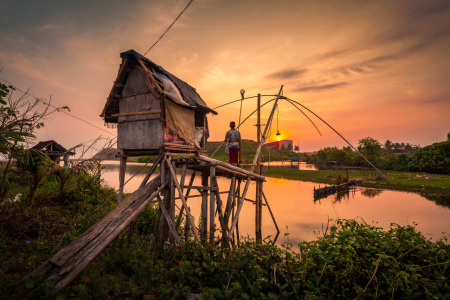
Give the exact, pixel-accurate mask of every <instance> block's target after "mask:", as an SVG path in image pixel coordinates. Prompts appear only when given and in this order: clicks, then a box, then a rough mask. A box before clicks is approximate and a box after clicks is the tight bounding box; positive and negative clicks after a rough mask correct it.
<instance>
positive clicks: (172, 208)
mask: <svg viewBox="0 0 450 300" xmlns="http://www.w3.org/2000/svg"><path fill="white" fill-rule="evenodd" d="M182 193H183V192H182ZM169 199H170V205H169V208H170V210H169V217H170V220H171V221H172V224H173V223H174V222H175V182H174V179H173V177H172V178H171V180H170V197H169ZM168 225H169V229H170V224H168ZM170 237H172V236H170ZM173 239H174V238H170V242H171V243H173V242H174V240H173Z"/></svg>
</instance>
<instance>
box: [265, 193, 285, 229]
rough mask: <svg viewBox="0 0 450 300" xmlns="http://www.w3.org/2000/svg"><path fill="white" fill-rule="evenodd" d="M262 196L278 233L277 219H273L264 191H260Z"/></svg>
mask: <svg viewBox="0 0 450 300" xmlns="http://www.w3.org/2000/svg"><path fill="white" fill-rule="evenodd" d="M261 194H262V195H263V197H264V200H265V201H266V205H267V208H268V209H269V212H270V215H271V216H272V220H273V224H275V228H276V229H277V232H278V233H280V229H279V228H278V225H277V221H276V220H275V217H274V216H273V213H272V210H271V209H270V205H269V201H267V198H266V195H265V194H264V192H262V193H261Z"/></svg>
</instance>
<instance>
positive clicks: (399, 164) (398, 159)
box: [378, 154, 412, 171]
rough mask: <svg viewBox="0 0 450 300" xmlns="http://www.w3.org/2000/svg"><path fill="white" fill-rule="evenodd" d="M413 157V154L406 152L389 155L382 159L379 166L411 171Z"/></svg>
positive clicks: (385, 168)
mask: <svg viewBox="0 0 450 300" xmlns="http://www.w3.org/2000/svg"><path fill="white" fill-rule="evenodd" d="M411 158H412V157H411V155H406V154H399V155H388V156H386V157H384V158H382V159H381V161H380V162H379V165H378V167H380V168H381V169H383V170H393V171H409V170H410V167H409V164H410V162H411Z"/></svg>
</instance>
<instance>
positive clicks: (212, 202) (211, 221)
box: [206, 166, 216, 246]
mask: <svg viewBox="0 0 450 300" xmlns="http://www.w3.org/2000/svg"><path fill="white" fill-rule="evenodd" d="M214 177H216V167H214V166H212V167H210V168H209V186H210V187H211V188H213V187H214ZM206 193H208V191H206ZM214 196H215V194H214V192H213V191H212V190H210V193H209V242H210V243H211V245H212V246H214V231H215V227H214V225H215V224H214V223H215V217H214V216H215V212H216V206H215V204H216V202H215V198H214Z"/></svg>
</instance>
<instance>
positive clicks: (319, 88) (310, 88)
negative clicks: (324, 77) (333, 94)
mask: <svg viewBox="0 0 450 300" xmlns="http://www.w3.org/2000/svg"><path fill="white" fill-rule="evenodd" d="M349 84H350V83H348V82H337V83H330V84H324V85H312V86H305V87H301V88H298V89H296V91H297V92H309V91H313V92H320V91H324V90H332V89H336V88H340V87H343V86H346V85H349Z"/></svg>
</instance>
